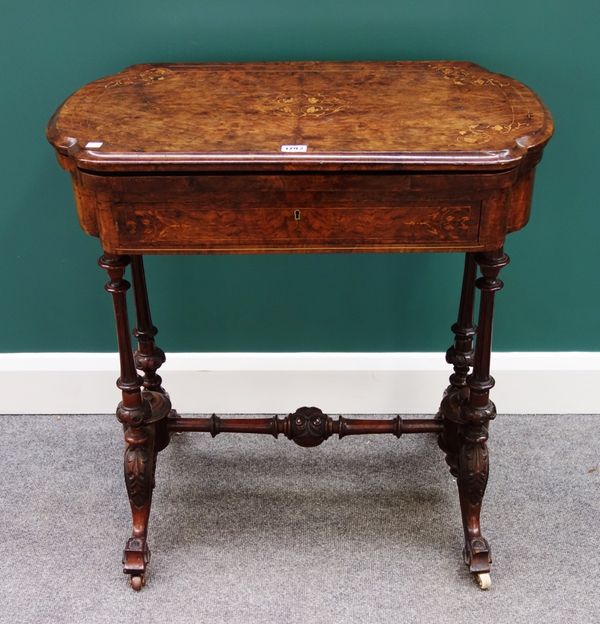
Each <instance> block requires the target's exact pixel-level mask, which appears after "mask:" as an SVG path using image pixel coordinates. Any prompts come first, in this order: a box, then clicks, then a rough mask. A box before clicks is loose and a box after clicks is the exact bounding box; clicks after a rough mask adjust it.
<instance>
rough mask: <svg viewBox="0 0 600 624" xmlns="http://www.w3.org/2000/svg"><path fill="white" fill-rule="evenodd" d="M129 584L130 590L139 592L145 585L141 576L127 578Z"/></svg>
mask: <svg viewBox="0 0 600 624" xmlns="http://www.w3.org/2000/svg"><path fill="white" fill-rule="evenodd" d="M129 584H130V585H131V589H133V591H140V589H142V587H144V585H145V584H146V580H145V579H144V575H143V574H132V575H131V576H130V577H129Z"/></svg>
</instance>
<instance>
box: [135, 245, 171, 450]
mask: <svg viewBox="0 0 600 624" xmlns="http://www.w3.org/2000/svg"><path fill="white" fill-rule="evenodd" d="M131 275H132V278H133V294H134V297H135V311H136V322H137V326H136V328H135V329H134V331H133V335H134V336H135V337H136V338H137V342H138V348H137V349H136V351H135V353H134V354H133V359H134V362H135V367H136V368H137V369H138V370H141V371H142V372H143V373H144V377H143V384H144V388H145V389H146V390H150V391H152V392H160V393H161V394H164V395H165V396H168V394H167V393H166V392H165V389H164V388H163V387H162V385H161V384H162V379H161V377H160V375H158V374H157V372H156V371H157V370H158V369H159V368H160V367H161V366H162V364H164V362H165V354H164V351H163V350H162V349H160V348H159V347H157V346H156V344H155V342H154V337H155V336H156V334H157V333H158V329H156V327H155V326H154V325H153V324H152V316H151V314H150V303H149V301H148V289H147V287H146V275H145V272H144V261H143V258H142V256H131ZM172 415H173V416H176V414H175V412H174V411H173V413H172ZM168 444H169V433H168V431H167V421H166V420H162V421H161V422H160V423H158V424H157V431H156V447H155V452H156V453H158V452H159V451H162V450H163V449H164V448H165V447H166V446H167V445H168Z"/></svg>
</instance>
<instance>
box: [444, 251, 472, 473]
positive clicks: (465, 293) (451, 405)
mask: <svg viewBox="0 0 600 624" xmlns="http://www.w3.org/2000/svg"><path fill="white" fill-rule="evenodd" d="M476 274H477V265H476V262H475V254H473V253H467V254H466V255H465V268H464V272H463V282H462V290H461V295H460V305H459V308H458V319H457V321H456V323H454V325H452V331H453V332H454V344H453V345H452V346H451V347H450V348H449V349H448V351H446V361H447V362H448V364H452V365H453V366H454V373H453V374H452V375H451V376H450V385H449V386H448V387H447V388H446V391H445V392H444V397H443V399H442V403H441V405H440V409H439V412H438V415H437V416H438V418H440V419H442V420H443V422H444V429H443V431H442V433H441V434H440V435H439V438H438V444H439V446H440V448H441V449H442V451H444V452H445V453H446V463H447V464H448V466H450V472H451V473H452V475H453V476H455V477H457V476H458V450H459V440H458V425H457V422H458V414H459V411H460V403H461V401H462V400H464V399H465V398H467V397H468V388H467V375H468V374H469V368H470V367H471V366H473V338H474V336H475V332H476V330H475V327H474V325H473V304H474V299H475V277H476Z"/></svg>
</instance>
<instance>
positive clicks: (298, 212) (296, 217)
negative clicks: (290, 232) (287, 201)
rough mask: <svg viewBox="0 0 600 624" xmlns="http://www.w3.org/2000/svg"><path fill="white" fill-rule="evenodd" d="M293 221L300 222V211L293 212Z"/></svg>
mask: <svg viewBox="0 0 600 624" xmlns="http://www.w3.org/2000/svg"><path fill="white" fill-rule="evenodd" d="M294 220H295V221H300V211H299V210H294Z"/></svg>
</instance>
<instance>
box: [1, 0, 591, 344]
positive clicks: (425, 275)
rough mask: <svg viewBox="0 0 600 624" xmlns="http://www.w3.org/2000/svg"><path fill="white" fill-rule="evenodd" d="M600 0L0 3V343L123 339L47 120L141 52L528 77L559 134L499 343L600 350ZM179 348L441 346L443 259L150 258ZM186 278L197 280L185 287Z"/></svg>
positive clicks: (512, 269)
mask: <svg viewBox="0 0 600 624" xmlns="http://www.w3.org/2000/svg"><path fill="white" fill-rule="evenodd" d="M599 20H600V12H599V11H598V7H597V0H579V1H578V2H564V0H546V1H543V0H525V1H524V0H519V1H515V0H504V1H503V2H482V1H481V0H479V1H475V0H473V1H469V0H453V1H449V0H448V1H441V0H437V1H427V0H411V1H401V0H380V1H377V0H371V1H369V2H355V1H352V0H345V1H342V0H338V1H333V0H318V1H316V2H313V1H311V0H304V2H297V1H293V2H289V1H286V0H252V1H250V0H205V1H200V0H196V1H193V0H171V1H170V2H163V1H161V0H147V1H145V2H140V1H138V2H132V1H128V0H116V1H115V0H103V1H98V0H94V1H91V0H73V1H67V0H54V1H53V2H48V1H47V0H44V1H42V0H38V1H35V2H34V1H27V0H22V1H21V2H19V3H17V2H10V3H9V2H6V1H3V2H2V11H1V12H0V63H1V64H2V67H1V77H2V80H1V85H2V90H1V97H0V110H1V115H0V117H1V119H2V135H1V137H2V150H1V156H0V158H1V159H2V162H1V166H0V172H1V176H2V178H1V180H2V203H1V208H0V245H1V249H2V258H3V263H2V265H3V266H2V268H3V271H2V282H3V284H2V291H3V301H2V304H1V305H0V327H1V328H2V336H1V338H0V350H4V351H7V352H10V351H104V350H114V348H115V341H114V336H113V333H112V329H113V328H112V319H111V310H110V302H109V298H108V296H107V295H106V294H105V293H104V291H103V289H102V285H103V283H104V275H103V274H102V273H101V271H100V270H99V269H98V268H97V267H96V265H95V261H96V257H97V256H98V254H99V251H100V250H99V246H98V242H97V241H96V240H95V239H91V238H88V237H86V236H85V235H84V234H83V233H82V232H81V231H80V230H79V226H78V224H77V221H76V218H75V211H74V206H73V201H72V198H71V189H70V184H69V178H68V176H67V174H66V173H64V172H63V171H62V170H60V169H59V167H58V165H57V164H56V162H55V160H54V156H53V153H52V150H51V148H50V146H49V145H48V144H47V143H46V141H45V138H44V127H45V124H46V121H47V119H48V117H49V116H50V114H51V113H52V112H53V111H54V109H55V108H56V107H57V106H58V105H59V104H60V102H61V101H62V100H63V99H64V98H65V97H66V96H67V95H68V94H69V93H71V92H72V91H74V90H76V89H77V88H78V87H80V86H81V85H82V84H84V83H85V82H87V81H89V80H92V79H94V78H97V77H99V76H101V75H106V74H109V73H112V72H115V71H117V70H119V69H121V68H122V67H124V66H126V65H130V64H132V63H138V62H143V61H209V60H281V59H290V60H291V59H321V60H324V59H442V58H444V59H468V60H473V61H475V62H478V63H480V64H482V65H484V66H486V67H488V68H490V69H493V70H495V71H499V72H502V73H506V74H509V75H512V76H514V77H516V78H518V79H520V80H522V81H523V82H525V83H527V84H529V85H530V86H531V87H533V88H534V89H535V90H537V92H538V93H539V94H540V95H541V96H542V98H543V99H544V101H545V102H546V104H547V106H548V107H549V108H550V110H551V111H552V113H553V115H554V118H555V122H556V127H557V130H556V134H555V137H554V139H553V140H552V142H551V144H550V146H549V148H548V149H547V150H546V155H545V157H544V160H543V162H542V164H541V166H540V168H539V172H538V177H537V190H536V192H535V198H534V209H533V216H532V219H531V222H530V224H529V226H528V227H527V228H526V229H525V230H523V231H522V232H519V233H516V234H514V235H512V236H511V237H510V239H509V241H508V244H507V250H508V252H509V253H510V255H511V256H512V260H513V261H512V264H511V265H510V266H509V267H508V268H507V269H506V270H505V272H504V277H505V282H506V288H505V290H504V291H503V292H502V293H501V295H500V298H499V301H498V311H499V315H498V318H497V324H496V336H495V338H496V342H495V346H496V348H498V349H500V350H548V351H554V350H600V310H599V308H600V305H599V304H600V288H599V283H598V279H597V274H598V270H599V269H600V252H599V244H598V239H599V229H600V211H599V210H598V200H597V190H596V189H597V184H596V182H597V177H596V176H598V170H599V168H598V165H599V164H600V163H599V162H598V157H597V150H598V146H599V145H600V136H599V134H600V123H599V121H598V117H599V116H598V112H599V109H600V104H599V103H600V80H599V73H598V60H599V58H598V41H599V40H600V27H599ZM147 266H148V272H149V274H150V278H149V280H150V286H151V289H152V290H151V297H152V299H153V304H154V316H155V322H156V323H157V325H159V327H160V328H161V341H160V343H161V345H162V346H164V347H165V348H166V349H168V350H171V351H185V350H188V351H209V350H214V351H228V350H238V351H243V350H248V351H254V350H262V351H329V350H339V351H354V350H361V351H405V350H423V351H428V350H433V351H438V350H442V349H445V348H446V346H447V343H448V341H449V331H448V327H449V325H450V323H451V322H452V321H453V318H454V315H455V308H456V305H457V293H458V284H459V280H460V270H461V259H460V258H459V257H458V256H451V255H444V254H440V255H422V256H416V255H396V256H392V255H390V256H383V255H381V256H375V255H356V256H345V255H340V256H335V255H334V256H269V257H250V256H247V257H244V256H238V257H188V258H160V259H156V258H150V259H149V261H148V263H147ZM184 284H188V285H189V287H188V288H187V292H186V291H185V288H184Z"/></svg>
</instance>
